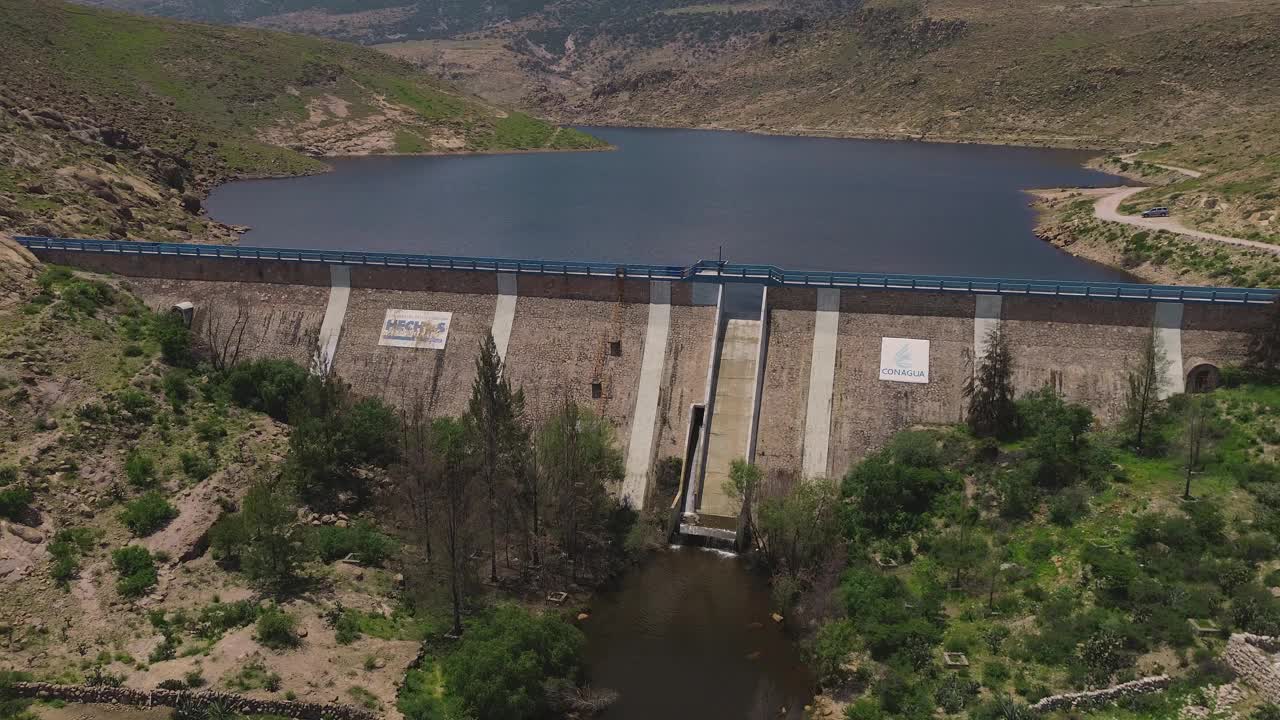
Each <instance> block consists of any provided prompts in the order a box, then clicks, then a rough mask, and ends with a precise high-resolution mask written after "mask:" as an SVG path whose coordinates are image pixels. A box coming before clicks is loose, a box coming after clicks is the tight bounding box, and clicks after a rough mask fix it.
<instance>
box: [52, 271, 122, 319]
mask: <svg viewBox="0 0 1280 720" xmlns="http://www.w3.org/2000/svg"><path fill="white" fill-rule="evenodd" d="M58 299H59V300H60V301H61V303H62V305H64V306H65V307H67V308H69V309H71V310H72V311H74V312H78V313H82V314H84V315H90V316H92V315H96V314H97V312H98V308H102V307H106V306H108V305H111V304H112V303H114V302H115V291H114V290H112V289H111V286H110V285H107V284H106V283H104V282H102V281H100V280H72V281H71V282H69V283H67V284H66V285H64V286H63V288H62V290H61V292H59V293H58Z"/></svg>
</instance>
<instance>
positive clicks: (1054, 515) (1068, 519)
mask: <svg viewBox="0 0 1280 720" xmlns="http://www.w3.org/2000/svg"><path fill="white" fill-rule="evenodd" d="M1088 514H1089V491H1088V490H1086V489H1085V488H1083V487H1081V486H1079V485H1076V486H1072V487H1069V488H1066V489H1064V490H1063V491H1062V492H1060V493H1058V494H1057V495H1056V496H1054V498H1053V499H1052V500H1050V501H1049V520H1051V521H1052V522H1053V523H1054V524H1055V525H1062V526H1064V527H1066V526H1070V525H1074V524H1075V523H1076V521H1077V520H1079V519H1080V518H1083V517H1084V516H1086V515H1088Z"/></svg>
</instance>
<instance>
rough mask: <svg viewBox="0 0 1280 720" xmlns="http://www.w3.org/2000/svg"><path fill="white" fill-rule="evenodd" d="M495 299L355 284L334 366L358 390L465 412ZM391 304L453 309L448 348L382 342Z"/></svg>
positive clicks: (441, 412)
mask: <svg viewBox="0 0 1280 720" xmlns="http://www.w3.org/2000/svg"><path fill="white" fill-rule="evenodd" d="M352 280H353V284H354V278H353V279H352ZM496 303H497V295H494V294H488V295H481V294H463V293H454V292H412V291H407V290H375V289H363V288H353V289H352V290H351V297H350V299H349V300H348V301H347V315H346V319H345V321H344V322H343V325H342V336H341V338H340V340H339V341H338V351H337V353H336V354H335V355H334V362H333V369H334V371H335V372H337V373H338V375H339V376H341V377H342V378H343V379H345V380H346V381H347V382H349V383H351V386H352V387H353V388H354V389H355V390H356V391H357V392H359V393H362V394H366V395H377V396H381V397H382V398H383V399H385V400H387V401H388V402H390V403H392V404H393V405H396V406H398V407H401V408H404V409H408V408H410V407H412V405H413V403H414V402H415V400H416V399H417V398H421V399H422V402H423V404H424V405H425V407H426V409H427V412H428V414H429V416H431V417H433V418H434V417H441V416H445V415H461V414H462V413H463V412H464V411H465V410H466V403H467V398H468V396H469V394H470V392H471V381H472V379H474V378H475V361H476V358H477V357H478V356H479V354H480V343H481V341H483V340H484V338H485V337H486V336H487V335H488V334H489V332H490V329H491V328H492V326H493V310H494V305H495V304H496ZM392 308H397V309H402V310H427V311H437V312H450V313H453V319H452V321H451V322H450V323H449V337H448V339H447V342H446V343H445V347H444V349H442V350H428V349H415V348H402V347H387V346H383V345H379V344H378V339H379V337H380V336H381V332H382V323H383V320H384V319H385V317H386V312H387V310H388V309H392ZM517 317H518V316H517Z"/></svg>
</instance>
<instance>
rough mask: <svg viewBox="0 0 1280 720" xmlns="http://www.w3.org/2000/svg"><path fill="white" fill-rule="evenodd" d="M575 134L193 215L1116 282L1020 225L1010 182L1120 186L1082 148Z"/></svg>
mask: <svg viewBox="0 0 1280 720" xmlns="http://www.w3.org/2000/svg"><path fill="white" fill-rule="evenodd" d="M587 129H588V130H589V131H590V132H592V133H594V134H596V135H598V136H599V137H601V138H604V139H605V140H607V141H609V142H610V143H612V144H613V145H614V146H615V147H616V148H617V149H616V150H613V151H609V152H584V153H526V154H510V155H482V156H462V155H457V156H434V157H403V156H398V157H361V158H338V159H333V160H330V161H329V162H330V164H332V166H333V169H334V171H333V172H331V173H326V174H322V175H314V176H309V177H300V178H287V179H272V180H248V181H242V182H235V183H230V184H227V185H224V186H221V187H219V188H217V189H216V190H214V192H213V194H212V195H211V196H210V197H209V201H208V208H209V212H210V214H211V215H212V216H213V217H214V218H215V219H217V220H220V221H222V222H227V223H234V224H241V225H248V226H250V227H251V228H252V230H251V231H250V232H249V233H248V234H247V235H245V236H244V240H243V242H244V244H246V245H259V246H267V247H300V248H319V249H345V250H380V251H397V252H413V253H430V254H438V255H478V256H498V257H515V258H536V259H548V260H598V261H608V262H614V261H616V262H634V263H662V264H687V263H690V262H693V261H694V260H697V259H699V258H710V259H715V258H717V257H719V256H720V253H721V252H723V257H724V259H725V260H729V261H732V262H742V263H770V264H774V265H779V266H781V267H786V268H791V269H830V270H846V271H864V272H899V273H922V274H944V275H983V276H997V277H1009V278H1025V277H1033V278H1051V279H1076V280H1120V279H1124V276H1123V275H1122V274H1121V273H1119V272H1118V271H1114V270H1111V269H1108V268H1105V267H1102V266H1099V265H1096V264H1093V263H1089V262H1087V261H1084V260H1081V259H1078V258H1075V257H1072V256H1071V255H1068V254H1067V253H1064V252H1062V251H1060V250H1058V249H1056V248H1054V247H1051V246H1049V245H1048V244H1046V243H1043V242H1041V241H1040V240H1038V239H1037V238H1036V237H1035V236H1034V234H1033V233H1032V228H1033V226H1034V223H1035V217H1034V213H1033V211H1032V209H1031V208H1030V207H1028V202H1029V197H1028V196H1027V195H1026V193H1025V192H1024V190H1026V189H1029V188H1039V187H1060V186H1101V185H1117V184H1121V182H1122V181H1121V180H1120V179H1118V178H1115V177H1112V176H1109V175H1106V174H1103V173H1099V172H1095V171H1091V170H1086V169H1084V168H1083V167H1081V163H1082V162H1084V161H1085V160H1086V159H1088V158H1089V157H1090V154H1089V153H1085V152H1078V151H1067V150H1045V149H1032V148H1018V147H994V146H981V145H945V144H935V143H919V142H895V141H873V140H837V139H825V138H797V137H777V136H765V135H753V134H748V133H736V132H720V131H700V130H657V129H635V128H587Z"/></svg>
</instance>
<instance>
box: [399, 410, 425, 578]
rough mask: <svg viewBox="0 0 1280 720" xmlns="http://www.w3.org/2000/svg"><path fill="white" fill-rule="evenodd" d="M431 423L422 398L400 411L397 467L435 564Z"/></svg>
mask: <svg viewBox="0 0 1280 720" xmlns="http://www.w3.org/2000/svg"><path fill="white" fill-rule="evenodd" d="M432 462H433V458H432V456H431V423H430V421H429V420H428V419H427V412H426V403H425V402H424V401H423V399H422V396H421V395H419V396H417V397H416V398H414V401H413V404H412V406H410V408H409V410H407V411H403V410H402V411H401V412H400V462H399V463H398V464H397V465H396V466H395V468H393V473H394V475H395V476H396V477H397V480H398V481H399V485H400V488H401V492H402V495H403V497H404V500H405V509H406V510H407V511H408V512H409V517H410V521H411V523H412V526H413V527H415V528H417V529H419V530H420V531H421V537H422V541H423V543H424V544H425V550H426V554H427V562H428V563H430V562H431V533H432V530H433V528H432V527H431V506H432V504H433V502H434V500H435V495H436V492H435V490H436V488H434V487H433V486H432V479H433V478H432V472H431V465H432Z"/></svg>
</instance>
